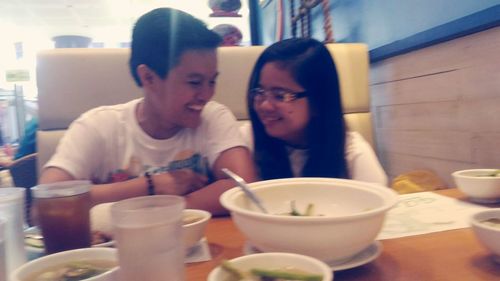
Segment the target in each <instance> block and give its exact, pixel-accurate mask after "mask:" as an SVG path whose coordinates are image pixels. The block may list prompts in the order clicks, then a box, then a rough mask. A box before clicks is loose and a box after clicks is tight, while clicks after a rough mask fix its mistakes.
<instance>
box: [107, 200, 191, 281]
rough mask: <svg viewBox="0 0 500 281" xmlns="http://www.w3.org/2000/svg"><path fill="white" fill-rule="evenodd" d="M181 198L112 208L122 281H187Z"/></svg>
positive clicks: (123, 204)
mask: <svg viewBox="0 0 500 281" xmlns="http://www.w3.org/2000/svg"><path fill="white" fill-rule="evenodd" d="M184 206H185V201H184V198H182V197H180V196H171V195H156V196H145V197H137V198H132V199H127V200H123V201H120V202H117V203H114V204H113V205H112V206H111V218H112V224H113V233H114V237H115V240H116V246H117V248H118V263H119V265H120V270H119V271H118V274H119V279H118V280H120V281H137V280H141V281H158V280H169V281H182V280H184V279H185V270H184V245H183V239H182V210H183V209H184Z"/></svg>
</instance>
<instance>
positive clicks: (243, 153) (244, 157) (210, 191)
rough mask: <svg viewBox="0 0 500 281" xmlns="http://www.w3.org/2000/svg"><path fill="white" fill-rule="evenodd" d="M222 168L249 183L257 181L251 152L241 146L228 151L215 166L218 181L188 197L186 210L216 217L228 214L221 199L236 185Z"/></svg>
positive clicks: (222, 154) (224, 152)
mask: <svg viewBox="0 0 500 281" xmlns="http://www.w3.org/2000/svg"><path fill="white" fill-rule="evenodd" d="M222 168H228V169H229V170H231V171H233V172H235V173H236V174H238V175H239V176H241V177H242V178H243V179H244V180H245V181H247V182H253V181H255V180H256V179H257V176H256V172H255V166H254V163H253V161H252V157H251V155H250V151H249V150H248V149H247V148H246V147H241V146H239V147H233V148H230V149H227V150H225V151H223V152H222V153H221V154H220V155H219V157H218V158H217V160H216V161H215V162H214V165H213V173H214V176H215V178H216V179H217V181H216V182H214V183H212V184H210V185H207V186H206V187H204V188H202V189H199V190H197V191H194V192H192V193H190V194H188V195H186V203H187V205H186V208H192V209H203V210H207V211H209V212H211V213H212V214H213V215H215V216H217V215H226V214H227V210H226V209H224V207H222V205H221V204H220V202H219V197H220V195H221V194H222V193H224V191H226V190H228V189H230V188H232V187H234V186H236V184H235V183H234V181H233V180H232V179H228V178H227V176H226V175H225V174H224V173H223V172H222V171H221V169H222Z"/></svg>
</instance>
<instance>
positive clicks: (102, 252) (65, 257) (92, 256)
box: [9, 248, 118, 281]
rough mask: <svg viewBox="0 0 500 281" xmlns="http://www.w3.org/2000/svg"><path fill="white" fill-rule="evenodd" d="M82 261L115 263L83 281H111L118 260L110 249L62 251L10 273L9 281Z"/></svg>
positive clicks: (114, 251) (115, 252) (25, 278)
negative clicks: (107, 269)
mask: <svg viewBox="0 0 500 281" xmlns="http://www.w3.org/2000/svg"><path fill="white" fill-rule="evenodd" d="M82 260H110V261H115V262H116V264H117V266H116V267H114V268H112V269H111V270H109V271H106V272H105V273H102V274H100V275H97V276H94V277H91V278H87V279H84V280H85V281H106V280H111V277H112V276H113V275H114V274H115V271H116V270H117V269H118V258H117V251H116V249H112V248H85V249H77V250H70V251H64V252H60V253H55V254H52V255H48V256H44V257H41V258H39V259H36V260H33V261H30V262H28V263H25V264H24V265H22V266H20V267H19V268H17V269H16V270H15V271H14V272H12V274H11V276H10V279H9V280H10V281H24V280H27V278H28V277H30V276H32V275H33V274H34V273H37V272H42V271H43V270H45V269H47V268H50V267H54V266H57V265H63V264H67V263H69V262H73V261H82Z"/></svg>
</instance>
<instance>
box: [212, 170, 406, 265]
mask: <svg viewBox="0 0 500 281" xmlns="http://www.w3.org/2000/svg"><path fill="white" fill-rule="evenodd" d="M249 186H250V188H251V189H252V190H253V191H254V192H255V193H256V194H257V195H258V196H259V197H260V198H261V199H262V201H263V203H264V205H265V207H266V208H267V209H268V210H269V212H270V214H264V213H262V212H260V211H259V210H258V209H257V208H256V207H255V206H254V204H253V203H251V201H250V200H249V199H248V198H247V197H246V196H245V194H244V193H243V192H242V191H241V190H240V189H239V188H232V189H230V190H228V191H226V192H224V193H223V194H222V196H221V198H220V202H221V204H222V205H223V206H224V207H225V208H227V209H228V210H229V211H230V212H231V216H232V219H233V220H234V222H235V224H236V226H237V227H238V228H239V230H240V231H241V232H242V233H243V234H244V235H245V237H246V238H247V239H248V241H249V242H250V243H251V244H252V245H253V246H255V247H257V248H258V249H259V250H261V251H263V252H290V253H298V254H303V255H308V256H312V257H315V258H318V259H320V260H323V261H326V262H332V261H340V260H342V259H346V258H349V257H352V256H354V255H355V254H357V253H359V252H361V251H362V250H364V249H365V248H367V247H368V246H369V245H370V244H371V243H373V242H374V240H375V238H376V237H377V235H378V233H379V232H380V230H381V228H382V225H383V222H384V218H385V214H386V213H387V211H388V210H389V209H390V208H392V207H393V206H394V205H395V204H396V203H397V200H398V197H397V194H396V193H395V192H394V191H392V190H391V189H389V188H387V187H383V186H380V185H376V184H371V183H365V182H360V181H353V180H342V179H331V178H291V179H279V180H269V181H261V182H255V183H251V184H250V185H249ZM292 200H295V202H296V206H297V209H299V210H304V209H305V208H306V206H307V204H309V203H313V204H314V205H315V210H316V213H317V214H322V216H308V217H306V216H299V217H297V216H285V215H280V214H283V213H286V212H289V211H290V202H291V201H292Z"/></svg>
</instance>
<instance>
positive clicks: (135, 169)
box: [107, 150, 211, 183]
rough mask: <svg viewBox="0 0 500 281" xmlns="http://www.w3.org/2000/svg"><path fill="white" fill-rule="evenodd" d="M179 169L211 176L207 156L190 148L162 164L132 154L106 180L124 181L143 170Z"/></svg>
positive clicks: (163, 171) (166, 170) (136, 175)
mask: <svg viewBox="0 0 500 281" xmlns="http://www.w3.org/2000/svg"><path fill="white" fill-rule="evenodd" d="M179 169H191V170H193V171H194V172H196V173H199V174H201V175H205V176H207V177H208V178H209V179H210V178H211V174H210V170H209V167H208V159H207V157H203V156H202V155H201V154H200V153H198V152H195V151H192V150H183V151H180V152H179V153H177V154H176V155H175V157H174V158H173V160H172V161H170V162H169V163H167V164H166V165H164V166H153V165H151V164H147V163H143V161H142V159H141V158H140V157H139V156H136V155H132V156H131V157H130V159H129V161H128V164H127V165H125V167H123V168H120V169H117V170H115V171H112V172H110V173H109V175H108V180H107V182H108V183H113V182H120V181H126V180H129V179H133V178H136V177H138V176H141V175H143V174H144V173H145V172H150V173H152V174H159V173H166V172H168V171H174V170H179Z"/></svg>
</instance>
